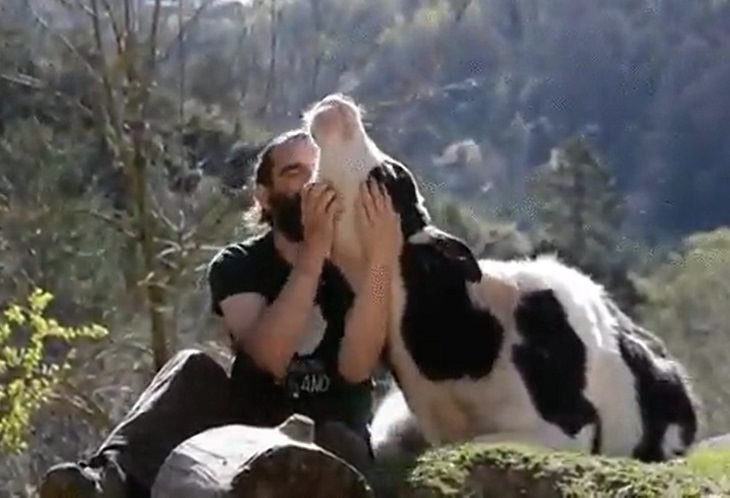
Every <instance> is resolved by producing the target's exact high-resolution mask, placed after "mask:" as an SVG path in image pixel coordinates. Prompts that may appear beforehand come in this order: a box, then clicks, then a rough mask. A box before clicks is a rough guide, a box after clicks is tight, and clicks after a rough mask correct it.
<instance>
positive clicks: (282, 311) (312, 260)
mask: <svg viewBox="0 0 730 498" xmlns="http://www.w3.org/2000/svg"><path fill="white" fill-rule="evenodd" d="M323 261H324V260H323V258H322V257H321V256H317V255H315V254H312V253H311V252H309V251H302V253H301V254H300V256H299V257H298V259H297V261H296V262H295V264H294V267H293V268H292V271H291V273H290V275H289V279H288V280H287V282H286V284H285V285H284V287H283V288H282V290H281V293H280V294H279V295H278V297H277V298H276V299H275V300H274V301H273V302H272V303H271V305H270V306H268V307H267V306H265V302H264V299H263V297H262V296H260V295H258V294H251V293H245V294H236V295H233V296H230V297H228V298H226V299H224V300H223V301H221V304H220V306H221V310H222V312H223V319H224V321H225V323H226V326H227V327H228V329H229V330H230V331H231V332H232V334H233V336H234V339H235V341H236V343H237V344H238V345H239V347H241V348H242V349H243V350H244V351H246V352H247V353H248V354H249V355H251V357H252V359H253V360H254V362H256V364H257V365H259V366H260V367H261V368H263V369H265V370H266V371H268V372H270V373H272V374H273V375H274V376H275V377H276V378H277V379H281V378H283V377H284V375H285V374H286V369H287V366H288V364H289V362H290V361H291V358H292V356H293V355H294V353H295V352H296V349H297V346H298V344H299V340H300V338H301V337H302V335H303V334H305V333H306V332H307V326H308V324H309V320H310V318H311V316H312V309H313V307H314V299H315V295H316V292H317V286H318V283H319V277H320V273H321V271H322V265H323Z"/></svg>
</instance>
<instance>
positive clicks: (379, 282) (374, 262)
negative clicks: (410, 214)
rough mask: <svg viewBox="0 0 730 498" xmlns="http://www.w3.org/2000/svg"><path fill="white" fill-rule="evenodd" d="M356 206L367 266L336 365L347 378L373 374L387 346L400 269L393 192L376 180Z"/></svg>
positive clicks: (359, 379)
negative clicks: (392, 289) (395, 278)
mask: <svg viewBox="0 0 730 498" xmlns="http://www.w3.org/2000/svg"><path fill="white" fill-rule="evenodd" d="M355 209H356V210H357V211H356V219H357V223H358V232H359V235H360V240H361V242H362V244H363V249H364V251H365V256H366V258H367V271H366V273H365V277H364V279H363V281H362V282H361V283H360V286H359V287H358V289H356V296H355V301H354V303H353V306H352V309H351V310H350V312H349V314H348V316H347V320H346V323H345V336H344V337H343V338H342V342H341V344H340V353H339V357H338V367H339V370H340V374H341V375H342V376H343V377H344V378H345V379H347V380H348V381H350V382H362V381H363V380H365V379H367V378H369V377H370V376H371V375H372V373H373V371H374V370H375V367H376V366H377V364H378V361H379V359H380V356H381V354H382V351H383V347H384V346H385V342H386V337H387V333H388V319H389V316H390V283H391V280H392V278H393V274H394V272H395V271H397V270H396V268H397V262H398V257H399V256H400V253H401V248H402V247H403V235H402V233H401V227H400V217H399V216H398V214H397V213H396V212H395V210H394V209H393V203H392V202H391V199H390V196H389V195H388V193H387V192H386V191H385V190H384V189H383V188H381V187H380V186H379V185H378V184H377V183H376V182H375V181H370V182H368V183H365V184H363V185H361V188H360V198H359V200H358V202H357V203H356V205H355Z"/></svg>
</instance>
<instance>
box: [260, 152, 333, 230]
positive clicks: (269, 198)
mask: <svg viewBox="0 0 730 498" xmlns="http://www.w3.org/2000/svg"><path fill="white" fill-rule="evenodd" d="M271 157H272V162H273V167H272V169H271V186H270V187H269V188H264V190H263V191H262V192H261V195H260V197H259V202H260V203H261V204H262V206H263V208H264V209H265V210H267V211H268V212H269V213H270V215H271V217H272V219H273V224H274V228H276V229H277V230H279V231H281V232H282V233H283V234H284V235H285V236H286V237H287V238H288V239H289V240H291V241H292V242H301V241H302V240H303V238H304V233H303V228H302V220H301V204H300V199H301V195H300V193H301V191H302V188H303V187H304V185H306V184H307V183H309V182H310V181H311V180H312V177H313V176H314V172H315V168H316V165H317V160H318V158H319V149H318V148H317V146H316V145H315V144H314V142H313V141H312V140H311V139H309V138H299V139H297V138H293V139H290V140H288V141H287V142H284V143H282V144H280V145H277V146H276V147H275V148H274V149H273V151H272V153H271Z"/></svg>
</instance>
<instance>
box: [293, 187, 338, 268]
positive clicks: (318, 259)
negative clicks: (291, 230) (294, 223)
mask: <svg viewBox="0 0 730 498" xmlns="http://www.w3.org/2000/svg"><path fill="white" fill-rule="evenodd" d="M342 210H343V208H342V202H341V201H340V199H339V198H338V196H337V193H336V192H335V190H334V189H333V188H332V187H330V186H329V185H327V184H326V183H319V182H313V183H309V184H307V185H305V186H304V189H303V190H302V226H303V228H304V242H303V253H304V254H305V255H306V257H307V258H312V259H313V261H314V262H315V263H317V264H320V263H322V262H324V260H325V259H326V258H328V257H329V256H330V253H331V251H332V243H333V240H334V232H335V222H336V221H337V218H338V217H339V215H340V214H341V213H342Z"/></svg>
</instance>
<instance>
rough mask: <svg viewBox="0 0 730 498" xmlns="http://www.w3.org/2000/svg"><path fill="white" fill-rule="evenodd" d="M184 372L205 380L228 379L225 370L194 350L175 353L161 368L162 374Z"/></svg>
mask: <svg viewBox="0 0 730 498" xmlns="http://www.w3.org/2000/svg"><path fill="white" fill-rule="evenodd" d="M169 371H175V372H181V373H182V372H184V373H185V374H186V375H187V374H191V375H195V376H196V377H197V376H198V374H199V373H202V374H203V375H204V376H205V378H209V377H215V376H217V377H220V378H225V379H228V375H227V374H226V371H225V369H224V368H223V367H222V366H221V365H220V364H219V363H218V362H217V361H215V360H214V359H213V358H211V357H210V356H209V355H208V354H206V353H204V352H203V351H200V350H198V349H194V348H188V349H183V350H180V351H178V352H177V353H175V355H174V356H173V357H172V358H170V359H169V360H168V361H167V363H166V364H165V365H164V366H163V367H162V369H161V370H160V373H162V372H169Z"/></svg>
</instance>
